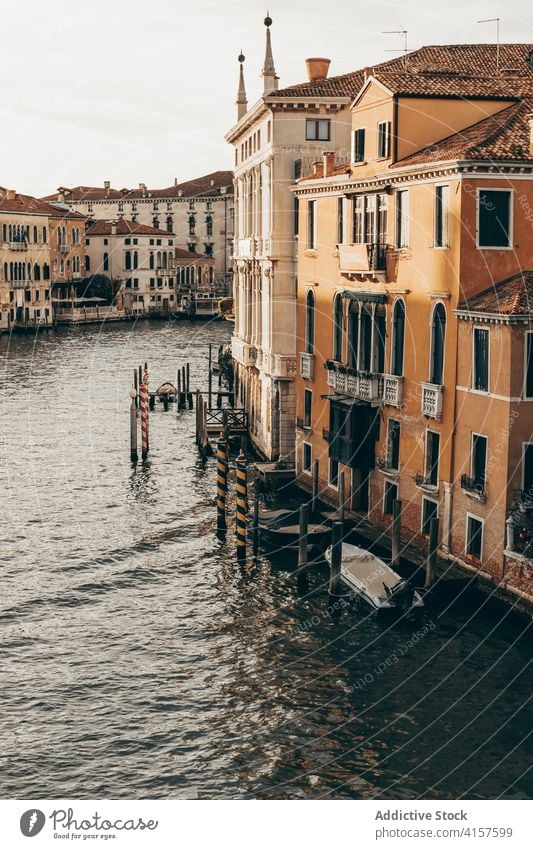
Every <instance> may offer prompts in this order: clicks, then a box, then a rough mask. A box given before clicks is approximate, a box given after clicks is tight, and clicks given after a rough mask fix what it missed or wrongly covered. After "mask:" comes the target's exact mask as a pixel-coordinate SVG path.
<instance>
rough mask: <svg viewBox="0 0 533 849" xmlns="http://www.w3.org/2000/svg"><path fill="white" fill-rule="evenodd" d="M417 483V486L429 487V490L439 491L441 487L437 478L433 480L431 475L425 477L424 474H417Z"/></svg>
mask: <svg viewBox="0 0 533 849" xmlns="http://www.w3.org/2000/svg"><path fill="white" fill-rule="evenodd" d="M415 483H416V485H417V486H422V487H427V488H429V489H438V487H439V482H438V480H437V479H436V478H435V479H434V480H432V478H431V475H428V474H425V475H424V474H422V472H416V474H415Z"/></svg>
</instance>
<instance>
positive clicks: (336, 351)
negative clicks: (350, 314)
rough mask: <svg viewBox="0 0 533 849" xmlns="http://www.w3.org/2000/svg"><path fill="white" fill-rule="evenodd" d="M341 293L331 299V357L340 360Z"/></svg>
mask: <svg viewBox="0 0 533 849" xmlns="http://www.w3.org/2000/svg"><path fill="white" fill-rule="evenodd" d="M342 318H343V309H342V295H335V298H334V300H333V359H334V360H335V361H336V362H340V361H341V360H342Z"/></svg>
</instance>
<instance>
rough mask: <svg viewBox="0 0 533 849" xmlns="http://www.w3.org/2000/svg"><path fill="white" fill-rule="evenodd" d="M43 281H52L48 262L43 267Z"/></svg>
mask: <svg viewBox="0 0 533 849" xmlns="http://www.w3.org/2000/svg"><path fill="white" fill-rule="evenodd" d="M43 280H50V266H49V265H48V264H47V263H46V262H45V264H44V265H43Z"/></svg>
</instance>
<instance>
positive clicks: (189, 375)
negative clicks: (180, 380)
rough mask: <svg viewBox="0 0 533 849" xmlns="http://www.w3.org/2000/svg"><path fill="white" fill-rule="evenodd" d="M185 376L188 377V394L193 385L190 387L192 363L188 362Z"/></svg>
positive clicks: (186, 383) (186, 388) (186, 386)
mask: <svg viewBox="0 0 533 849" xmlns="http://www.w3.org/2000/svg"><path fill="white" fill-rule="evenodd" d="M185 377H186V380H185V392H186V393H187V395H188V394H189V393H190V391H191V387H190V379H191V366H190V363H187V365H186V375H185Z"/></svg>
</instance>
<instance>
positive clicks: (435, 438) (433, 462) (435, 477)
mask: <svg viewBox="0 0 533 849" xmlns="http://www.w3.org/2000/svg"><path fill="white" fill-rule="evenodd" d="M439 452H440V433H435V431H433V430H428V431H427V434H426V474H425V478H426V481H427V482H428V483H429V484H431V486H438V483H439Z"/></svg>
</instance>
